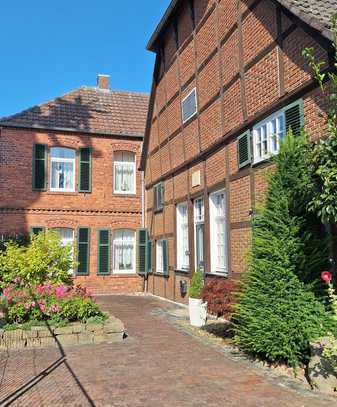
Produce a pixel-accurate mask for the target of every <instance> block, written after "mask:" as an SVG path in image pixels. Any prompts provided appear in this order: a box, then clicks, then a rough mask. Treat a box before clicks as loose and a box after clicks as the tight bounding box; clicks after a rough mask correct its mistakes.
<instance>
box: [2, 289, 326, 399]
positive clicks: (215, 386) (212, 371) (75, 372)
mask: <svg viewBox="0 0 337 407" xmlns="http://www.w3.org/2000/svg"><path fill="white" fill-rule="evenodd" d="M99 302H100V303H101V304H102V306H103V307H104V308H105V309H106V310H107V311H110V312H111V313H112V314H114V315H115V316H117V317H119V318H120V319H122V321H123V322H124V323H125V325H126V328H127V330H128V333H129V337H128V338H127V339H126V340H125V341H124V343H121V344H118V343H117V344H112V345H107V344H102V345H83V346H76V347H67V348H65V349H55V348H49V349H43V350H29V351H28V350H24V351H15V352H10V353H6V352H3V353H1V354H0V406H9V405H11V406H24V407H28V406H34V407H37V406H53V407H57V406H67V407H68V406H97V407H100V406H118V407H130V406H132V407H138V406H145V407H146V406H148V407H150V406H151V407H152V406H159V407H161V406H172V407H184V406H193V407H202V406H226V407H233V406H237V407H239V406H240V407H246V406H247V407H248V406H249V407H250V406H258V407H264V406H277V407H288V406H289V407H290V406H291V407H302V406H303V407H304V406H305V407H328V406H332V405H333V404H334V402H333V401H331V400H330V401H329V400H328V399H326V400H324V398H322V397H319V396H317V395H310V394H306V392H303V394H302V393H299V392H297V391H294V390H292V389H290V388H287V387H284V386H280V385H278V384H275V382H273V381H271V380H269V379H267V378H266V377H265V376H263V375H262V374H259V373H258V372H256V371H255V370H253V369H250V368H249V367H247V365H244V364H242V363H240V362H235V361H232V360H230V359H228V358H226V355H223V354H221V353H219V352H217V350H215V349H213V348H211V347H209V346H206V345H205V344H203V343H202V342H200V341H197V340H195V339H194V338H193V337H191V336H190V335H188V334H186V333H184V332H182V331H178V330H177V329H176V327H175V326H173V325H172V324H170V323H168V322H167V321H166V320H165V318H163V317H161V316H160V315H159V313H156V312H153V311H154V310H155V309H158V308H164V309H168V310H169V309H172V308H174V307H175V306H174V305H171V304H167V303H163V302H161V301H159V300H157V299H155V298H149V297H126V296H120V297H101V298H99Z"/></svg>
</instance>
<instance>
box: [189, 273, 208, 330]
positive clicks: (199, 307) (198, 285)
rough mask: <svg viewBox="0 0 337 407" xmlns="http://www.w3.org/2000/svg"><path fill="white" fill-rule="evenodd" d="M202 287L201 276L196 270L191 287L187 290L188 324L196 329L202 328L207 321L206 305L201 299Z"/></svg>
mask: <svg viewBox="0 0 337 407" xmlns="http://www.w3.org/2000/svg"><path fill="white" fill-rule="evenodd" d="M203 286H204V278H203V274H202V272H201V271H199V270H198V271H196V272H195V273H194V274H193V276H192V280H191V285H190V288H189V290H188V295H189V305H188V309H189V314H190V323H191V325H193V326H197V327H202V326H204V325H205V324H206V319H207V303H204V302H203V300H202V298H201V292H202V289H203Z"/></svg>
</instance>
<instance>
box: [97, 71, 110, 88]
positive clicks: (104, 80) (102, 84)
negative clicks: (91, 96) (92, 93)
mask: <svg viewBox="0 0 337 407" xmlns="http://www.w3.org/2000/svg"><path fill="white" fill-rule="evenodd" d="M109 81H110V75H101V74H98V75H97V87H98V89H105V90H109V89H110V87H109Z"/></svg>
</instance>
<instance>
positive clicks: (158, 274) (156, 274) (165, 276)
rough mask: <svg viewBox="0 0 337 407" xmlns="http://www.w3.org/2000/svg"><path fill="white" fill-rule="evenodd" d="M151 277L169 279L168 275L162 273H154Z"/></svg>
mask: <svg viewBox="0 0 337 407" xmlns="http://www.w3.org/2000/svg"><path fill="white" fill-rule="evenodd" d="M153 275H154V276H156V277H164V278H169V275H168V274H164V273H158V272H154V273H153Z"/></svg>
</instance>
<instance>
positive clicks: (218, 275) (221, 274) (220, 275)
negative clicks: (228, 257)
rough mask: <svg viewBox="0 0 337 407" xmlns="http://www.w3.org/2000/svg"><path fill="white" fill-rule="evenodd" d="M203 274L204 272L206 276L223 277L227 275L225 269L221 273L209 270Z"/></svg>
mask: <svg viewBox="0 0 337 407" xmlns="http://www.w3.org/2000/svg"><path fill="white" fill-rule="evenodd" d="M205 274H206V276H209V277H225V278H227V277H228V272H227V271H225V272H222V273H220V272H219V271H210V272H207V273H205Z"/></svg>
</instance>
